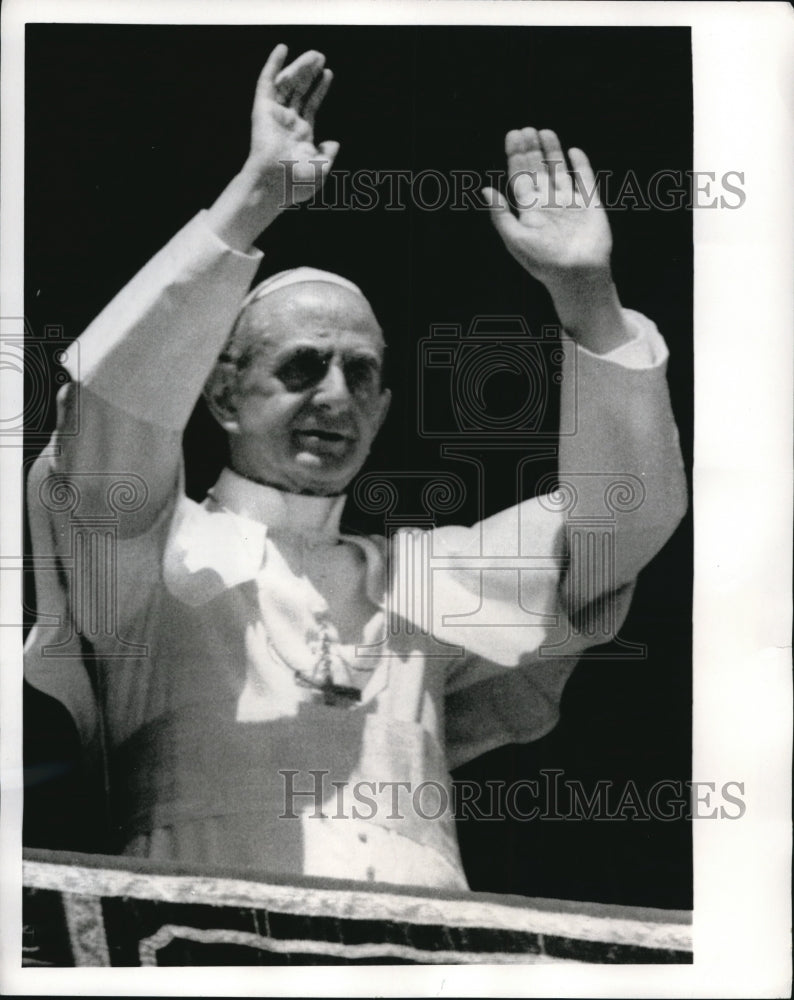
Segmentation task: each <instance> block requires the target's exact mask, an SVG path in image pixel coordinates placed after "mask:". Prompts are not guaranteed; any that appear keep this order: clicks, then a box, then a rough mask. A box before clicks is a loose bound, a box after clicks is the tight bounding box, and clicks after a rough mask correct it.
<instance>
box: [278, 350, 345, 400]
mask: <svg viewBox="0 0 794 1000" xmlns="http://www.w3.org/2000/svg"><path fill="white" fill-rule="evenodd" d="M330 360H331V359H330V355H324V354H318V352H317V351H312V350H305V351H296V352H295V354H293V355H292V356H291V357H289V358H287V360H286V361H285V362H284V363H283V364H281V365H279V367H278V368H277V369H276V377H277V378H278V379H279V380H280V381H281V382H283V383H284V386H285V387H286V388H287V389H288V390H289V391H290V392H303V391H304V390H306V389H310V388H311V387H312V386H313V385H317V383H318V382H322V380H323V379H324V378H325V373H326V372H327V371H328V365H329V363H330Z"/></svg>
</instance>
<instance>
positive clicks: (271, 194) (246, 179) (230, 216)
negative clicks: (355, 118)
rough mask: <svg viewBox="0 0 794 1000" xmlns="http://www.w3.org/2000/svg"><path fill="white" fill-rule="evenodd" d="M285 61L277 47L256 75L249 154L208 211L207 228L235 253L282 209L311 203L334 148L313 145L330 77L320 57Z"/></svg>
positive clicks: (306, 54)
mask: <svg viewBox="0 0 794 1000" xmlns="http://www.w3.org/2000/svg"><path fill="white" fill-rule="evenodd" d="M286 58H287V46H286V45H277V46H276V47H275V48H274V49H273V51H272V52H271V53H270V55H269V57H268V60H267V62H266V63H265V66H264V68H263V69H262V72H261V73H260V74H259V80H258V82H257V85H256V93H255V95H254V106H253V110H252V112H251V147H250V150H249V153H248V157H247V159H246V161H245V163H244V164H243V168H242V170H241V171H240V172H239V173H238V174H237V175H236V176H235V177H233V178H232V179H231V181H230V182H229V184H227V186H226V187H225V188H224V190H223V191H222V192H221V194H220V195H219V196H218V198H217V199H216V200H215V202H214V203H213V205H212V206H211V207H210V209H209V211H208V213H207V221H208V223H209V226H210V228H211V229H212V230H213V231H214V232H215V233H216V234H217V235H218V236H219V237H220V238H221V239H222V240H224V241H225V242H226V243H227V244H228V245H229V246H231V247H233V248H234V249H236V250H242V251H246V250H248V249H249V248H250V247H251V245H252V244H253V242H254V240H256V239H257V237H258V236H259V235H260V234H261V233H262V232H263V231H264V230H265V229H267V227H268V226H269V225H270V224H271V223H272V222H273V221H274V219H276V218H277V217H278V215H279V214H280V213H281V212H283V211H284V209H286V208H289V207H290V205H294V204H297V203H298V202H302V201H307V200H308V199H309V198H311V197H312V196H313V194H314V192H315V190H316V189H317V188H318V187H320V186H321V185H322V183H323V182H324V180H325V178H326V177H327V176H328V172H329V171H330V169H331V165H332V164H333V161H334V157H335V156H336V154H337V152H338V151H339V143H338V142H330V141H328V142H321V143H320V144H319V145H316V144H315V141H314V119H315V116H316V114H317V112H318V110H319V108H320V105H321V104H322V102H323V98H324V97H325V95H326V93H327V92H328V88H329V87H330V85H331V80H332V79H333V74H332V73H331V71H330V69H326V68H325V56H324V55H323V54H322V53H321V52H313V51H310V52H304V53H303V55H301V56H298V58H297V59H296V60H295V61H294V62H292V63H290V65H289V66H284V62H285V60H286Z"/></svg>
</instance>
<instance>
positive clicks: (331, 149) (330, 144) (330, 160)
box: [317, 139, 339, 184]
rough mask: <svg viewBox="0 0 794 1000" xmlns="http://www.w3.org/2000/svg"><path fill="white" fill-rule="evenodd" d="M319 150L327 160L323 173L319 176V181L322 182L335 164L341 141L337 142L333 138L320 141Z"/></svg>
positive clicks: (323, 166)
mask: <svg viewBox="0 0 794 1000" xmlns="http://www.w3.org/2000/svg"><path fill="white" fill-rule="evenodd" d="M317 152H318V153H319V154H320V156H321V157H322V158H323V159H324V160H325V163H323V165H322V167H321V174H320V178H319V181H320V183H321V184H322V183H323V181H324V180H325V178H326V177H327V176H328V174H329V172H330V170H331V167H332V166H333V165H334V160H335V159H336V154H337V153H338V152H339V143H338V142H335V141H334V140H333V139H327V140H326V141H325V142H321V143H320V145H319V146H318V147H317Z"/></svg>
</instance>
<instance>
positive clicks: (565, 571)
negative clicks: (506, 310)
mask: <svg viewBox="0 0 794 1000" xmlns="http://www.w3.org/2000/svg"><path fill="white" fill-rule="evenodd" d="M627 318H628V320H629V323H630V325H631V328H632V329H633V332H634V340H633V341H632V342H631V343H629V344H627V345H625V346H624V347H622V348H620V349H619V352H615V354H614V356H613V355H606V356H598V355H595V354H592V353H590V352H588V351H586V350H584V349H582V348H581V347H577V348H576V350H575V351H569V352H566V360H565V362H564V365H565V370H564V372H563V376H564V377H563V389H562V400H561V407H562V419H561V421H560V425H561V428H565V433H561V435H560V448H559V471H558V473H557V475H556V476H555V477H553V478H552V479H550V480H548V481H547V482H546V483H545V489H544V488H542V489H541V492H540V493H539V495H538V496H535V497H531V498H528V499H527V500H524V501H523V502H521V503H519V504H517V505H515V506H513V507H510V508H508V509H507V510H504V511H501V512H499V513H498V514H495V515H493V516H491V517H488V518H485V519H483V520H481V521H479V522H478V523H476V524H474V525H473V526H471V527H457V526H446V527H442V528H438V529H434V530H430V531H420V530H416V529H404V530H402V531H400V532H398V533H397V534H396V536H395V539H394V541H393V546H394V549H393V556H392V567H393V574H394V577H393V581H392V590H393V592H394V593H395V594H396V595H397V604H398V607H397V611H398V613H399V614H401V616H402V617H404V618H406V619H407V620H409V621H411V622H412V623H413V624H414V625H417V626H419V627H420V628H422V629H423V630H425V631H428V632H431V633H432V634H433V635H435V636H436V638H437V639H439V640H441V641H442V642H446V643H449V644H450V645H451V646H453V647H457V648H459V649H462V650H464V651H465V653H466V654H467V655H468V656H470V657H478V658H480V659H481V660H482V661H484V662H487V663H488V664H492V665H493V664H496V665H498V666H500V667H502V668H505V667H515V666H517V665H519V664H520V663H523V662H525V661H526V657H527V656H528V655H533V654H537V653H538V652H539V651H540V650H542V649H544V648H547V647H549V646H554V647H558V646H559V644H560V642H562V641H566V640H565V635H567V634H568V633H569V632H570V631H571V628H572V623H576V622H577V621H578V622H579V624H581V619H582V618H583V617H584V618H585V619H586V622H585V626H584V627H583V628H579V629H578V633H577V637H576V645H577V646H578V647H579V651H580V652H581V648H582V646H581V642H580V641H579V639H580V638H581V640H582V641H583V642H584V643H585V646H586V645H588V644H590V645H592V644H596V643H600V642H606V641H608V639H609V638H611V636H612V635H613V634H614V623H615V621H616V620H617V619H616V616H615V614H614V601H613V600H612V598H611V596H610V595H613V594H615V593H616V592H618V591H620V592H622V593H624V594H625V593H626V590H625V587H626V585H628V584H630V583H631V582H632V581H633V580H634V579H635V577H636V575H637V573H638V572H639V571H640V569H641V568H642V567H643V566H644V565H646V564H647V562H648V561H649V560H650V559H651V558H652V557H653V556H654V555H655V554H656V553H657V552H658V551H659V549H660V548H661V547H662V545H663V544H664V542H665V541H666V540H667V538H669V536H670V535H671V534H672V532H673V530H674V529H675V527H676V525H677V524H678V522H679V521H680V519H681V517H682V516H683V513H684V511H685V509H686V490H685V479H684V471H683V462H682V459H681V453H680V449H679V441H678V432H677V429H676V425H675V421H674V419H673V414H672V410H671V407H670V398H669V393H668V389H667V383H666V377H665V371H666V363H667V349H666V347H665V344H664V341H663V340H662V338H661V336H660V335H659V333H658V331H657V330H656V327H655V326H654V325H653V323H651V322H650V321H649V320H647V319H645V317H642V316H640V315H639V314H638V313H627ZM541 485H542V486H543V485H544V484H541ZM605 626H608V627H605ZM569 648H571V647H570V646H569ZM476 679H477V674H476V672H469V675H468V680H469V682H471V683H474V682H475V681H476ZM457 680H458V682H459V681H460V678H457Z"/></svg>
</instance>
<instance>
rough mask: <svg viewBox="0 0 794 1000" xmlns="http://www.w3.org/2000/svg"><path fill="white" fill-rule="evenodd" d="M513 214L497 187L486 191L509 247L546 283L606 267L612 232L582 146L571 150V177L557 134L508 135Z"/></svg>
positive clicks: (528, 130) (522, 132)
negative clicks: (514, 211) (515, 212)
mask: <svg viewBox="0 0 794 1000" xmlns="http://www.w3.org/2000/svg"><path fill="white" fill-rule="evenodd" d="M505 153H506V154H507V168H508V176H509V179H510V186H511V191H512V195H513V201H514V203H515V206H516V210H517V215H513V213H512V212H511V210H510V208H509V207H508V204H507V202H506V201H505V199H504V197H503V196H502V195H500V194H499V193H498V192H497V191H496V190H495V189H493V188H486V189H485V190H484V192H483V194H484V195H485V197H486V198H487V199H488V202H489V204H490V206H491V212H492V218H493V222H494V225H495V226H496V228H497V230H498V232H499V234H500V235H501V237H502V239H503V240H504V243H505V246H506V247H507V249H508V250H509V251H510V253H511V254H512V255H513V256H514V257H515V258H516V260H517V261H518V262H519V263H520V264H521V265H522V267H524V268H525V269H526V270H527V271H528V272H529V273H530V274H531V275H532V276H533V277H535V278H537V279H539V280H540V281H542V282H543V283H544V284H546V285H547V286H550V285H553V284H555V283H556V282H558V281H560V280H563V279H564V278H565V277H566V276H570V275H571V274H575V273H580V274H581V273H589V272H598V271H601V270H605V269H608V267H609V255H610V251H611V249H612V236H611V233H610V229H609V222H608V221H607V216H606V212H605V211H604V208H603V206H602V205H601V203H600V201H599V198H598V192H597V190H596V181H595V177H594V175H593V170H592V167H591V166H590V161H589V160H588V159H587V156H586V155H585V154H584V153H583V152H582V150H580V149H570V150H568V156H569V158H570V163H571V168H572V170H573V172H574V176H572V175H571V173H570V172H569V169H568V164H567V163H566V160H565V156H564V154H563V151H562V147H561V146H560V141H559V139H558V138H557V136H556V134H555V133H554V132H551V131H549V130H547V129H543V130H541V131H540V132H538V131H537V130H536V129H534V128H524V129H515V130H513V131H511V132H508V133H507V135H506V137H505Z"/></svg>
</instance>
